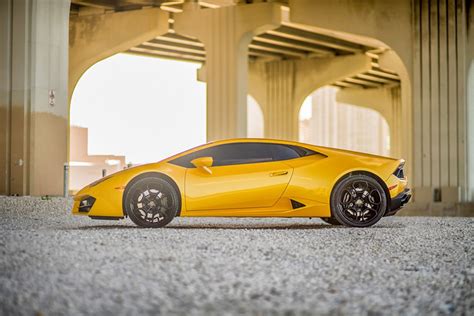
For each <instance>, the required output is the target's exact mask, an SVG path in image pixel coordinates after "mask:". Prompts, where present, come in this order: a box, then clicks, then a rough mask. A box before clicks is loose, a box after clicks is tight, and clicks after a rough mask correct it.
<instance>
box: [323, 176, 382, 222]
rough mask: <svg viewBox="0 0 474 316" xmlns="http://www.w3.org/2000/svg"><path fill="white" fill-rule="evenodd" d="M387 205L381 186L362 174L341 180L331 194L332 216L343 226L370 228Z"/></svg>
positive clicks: (370, 177) (372, 178) (380, 216)
mask: <svg viewBox="0 0 474 316" xmlns="http://www.w3.org/2000/svg"><path fill="white" fill-rule="evenodd" d="M387 205H388V203H387V196H386V194H385V190H384V188H383V187H382V185H380V183H379V182H378V181H377V180H376V179H375V178H374V177H372V176H368V175H364V174H355V175H350V176H348V177H346V178H344V179H342V180H341V181H340V182H338V183H337V184H336V186H335V188H334V189H333V191H332V193H331V212H332V216H333V217H334V218H335V219H336V220H337V221H338V222H339V223H341V224H343V225H345V226H350V227H369V226H372V225H374V224H375V223H377V222H378V221H379V220H380V219H381V218H382V216H383V215H384V214H385V211H386V209H387Z"/></svg>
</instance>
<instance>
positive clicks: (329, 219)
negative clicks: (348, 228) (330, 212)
mask: <svg viewBox="0 0 474 316" xmlns="http://www.w3.org/2000/svg"><path fill="white" fill-rule="evenodd" d="M321 220H322V221H323V222H325V223H328V224H331V225H342V224H341V223H339V222H338V221H337V219H335V218H334V217H321Z"/></svg>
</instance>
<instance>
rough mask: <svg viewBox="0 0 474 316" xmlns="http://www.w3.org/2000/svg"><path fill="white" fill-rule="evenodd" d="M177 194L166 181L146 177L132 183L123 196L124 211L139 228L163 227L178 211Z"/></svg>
mask: <svg viewBox="0 0 474 316" xmlns="http://www.w3.org/2000/svg"><path fill="white" fill-rule="evenodd" d="M179 205H180V202H179V193H178V192H177V190H176V189H175V188H174V186H173V185H171V184H170V183H169V182H168V181H166V180H164V179H161V178H157V177H147V178H143V179H140V180H138V181H136V182H135V183H133V184H132V185H131V187H130V189H128V190H127V193H126V196H125V203H124V206H125V211H126V212H127V215H128V216H129V217H130V219H131V220H132V221H133V222H134V223H135V224H137V225H138V226H141V227H153V228H158V227H163V226H165V225H166V224H168V223H169V222H171V221H172V220H173V218H174V217H175V216H176V214H177V213H178V211H179Z"/></svg>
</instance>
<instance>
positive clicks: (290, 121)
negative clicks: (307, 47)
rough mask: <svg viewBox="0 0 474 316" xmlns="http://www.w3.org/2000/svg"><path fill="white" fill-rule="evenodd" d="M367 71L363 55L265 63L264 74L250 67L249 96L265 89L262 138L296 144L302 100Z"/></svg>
mask: <svg viewBox="0 0 474 316" xmlns="http://www.w3.org/2000/svg"><path fill="white" fill-rule="evenodd" d="M370 67H371V66H370V58H368V57H367V56H366V55H351V56H341V57H331V58H324V59H305V60H296V61H295V60H286V61H274V62H268V63H265V71H261V70H259V69H256V67H255V66H253V67H251V72H252V75H251V76H250V79H251V80H252V81H251V82H250V86H252V88H251V91H252V94H253V95H260V94H261V91H259V90H261V89H265V94H266V96H265V97H264V98H263V97H261V99H264V101H263V102H262V103H261V105H262V107H263V109H264V110H263V112H264V116H265V137H268V138H276V139H287V140H298V126H299V125H298V124H299V123H298V115H299V111H300V108H301V105H302V104H303V102H304V100H305V98H306V97H307V96H309V95H310V94H311V93H312V92H313V91H314V90H316V89H318V88H320V87H322V86H325V85H327V84H330V83H332V82H334V81H337V80H341V79H343V78H345V77H349V76H354V75H356V74H359V73H361V72H365V71H367V70H369V69H370ZM262 82H264V83H265V85H262ZM255 87H258V89H256V88H255Z"/></svg>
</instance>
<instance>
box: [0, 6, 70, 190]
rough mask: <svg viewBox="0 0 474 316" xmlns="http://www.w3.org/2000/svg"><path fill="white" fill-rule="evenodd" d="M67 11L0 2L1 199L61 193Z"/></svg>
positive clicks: (65, 143) (65, 110)
mask: <svg viewBox="0 0 474 316" xmlns="http://www.w3.org/2000/svg"><path fill="white" fill-rule="evenodd" d="M69 6H70V3H69V1H65V0H49V1H31V0H15V1H12V0H10V1H9V0H5V1H2V2H1V3H0V12H1V13H0V14H1V15H2V16H1V19H0V21H1V22H0V23H1V31H0V33H1V38H0V40H1V49H0V63H1V69H2V84H1V104H0V120H1V121H2V122H3V123H4V124H1V128H0V137H1V139H2V142H1V145H2V146H1V148H0V157H1V158H0V163H1V165H2V167H0V168H1V169H0V172H2V178H1V183H2V185H1V186H0V194H31V195H42V194H61V193H62V190H63V183H62V181H58V179H62V178H63V165H64V163H65V162H66V158H67V157H66V152H67V151H65V150H64V149H65V148H67V142H66V138H67V128H68V120H67V118H68V110H67V109H68V106H67V81H68V76H67V65H68V58H67V56H68V45H67V42H68V32H67V29H68V23H69ZM7 121H9V122H7Z"/></svg>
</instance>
